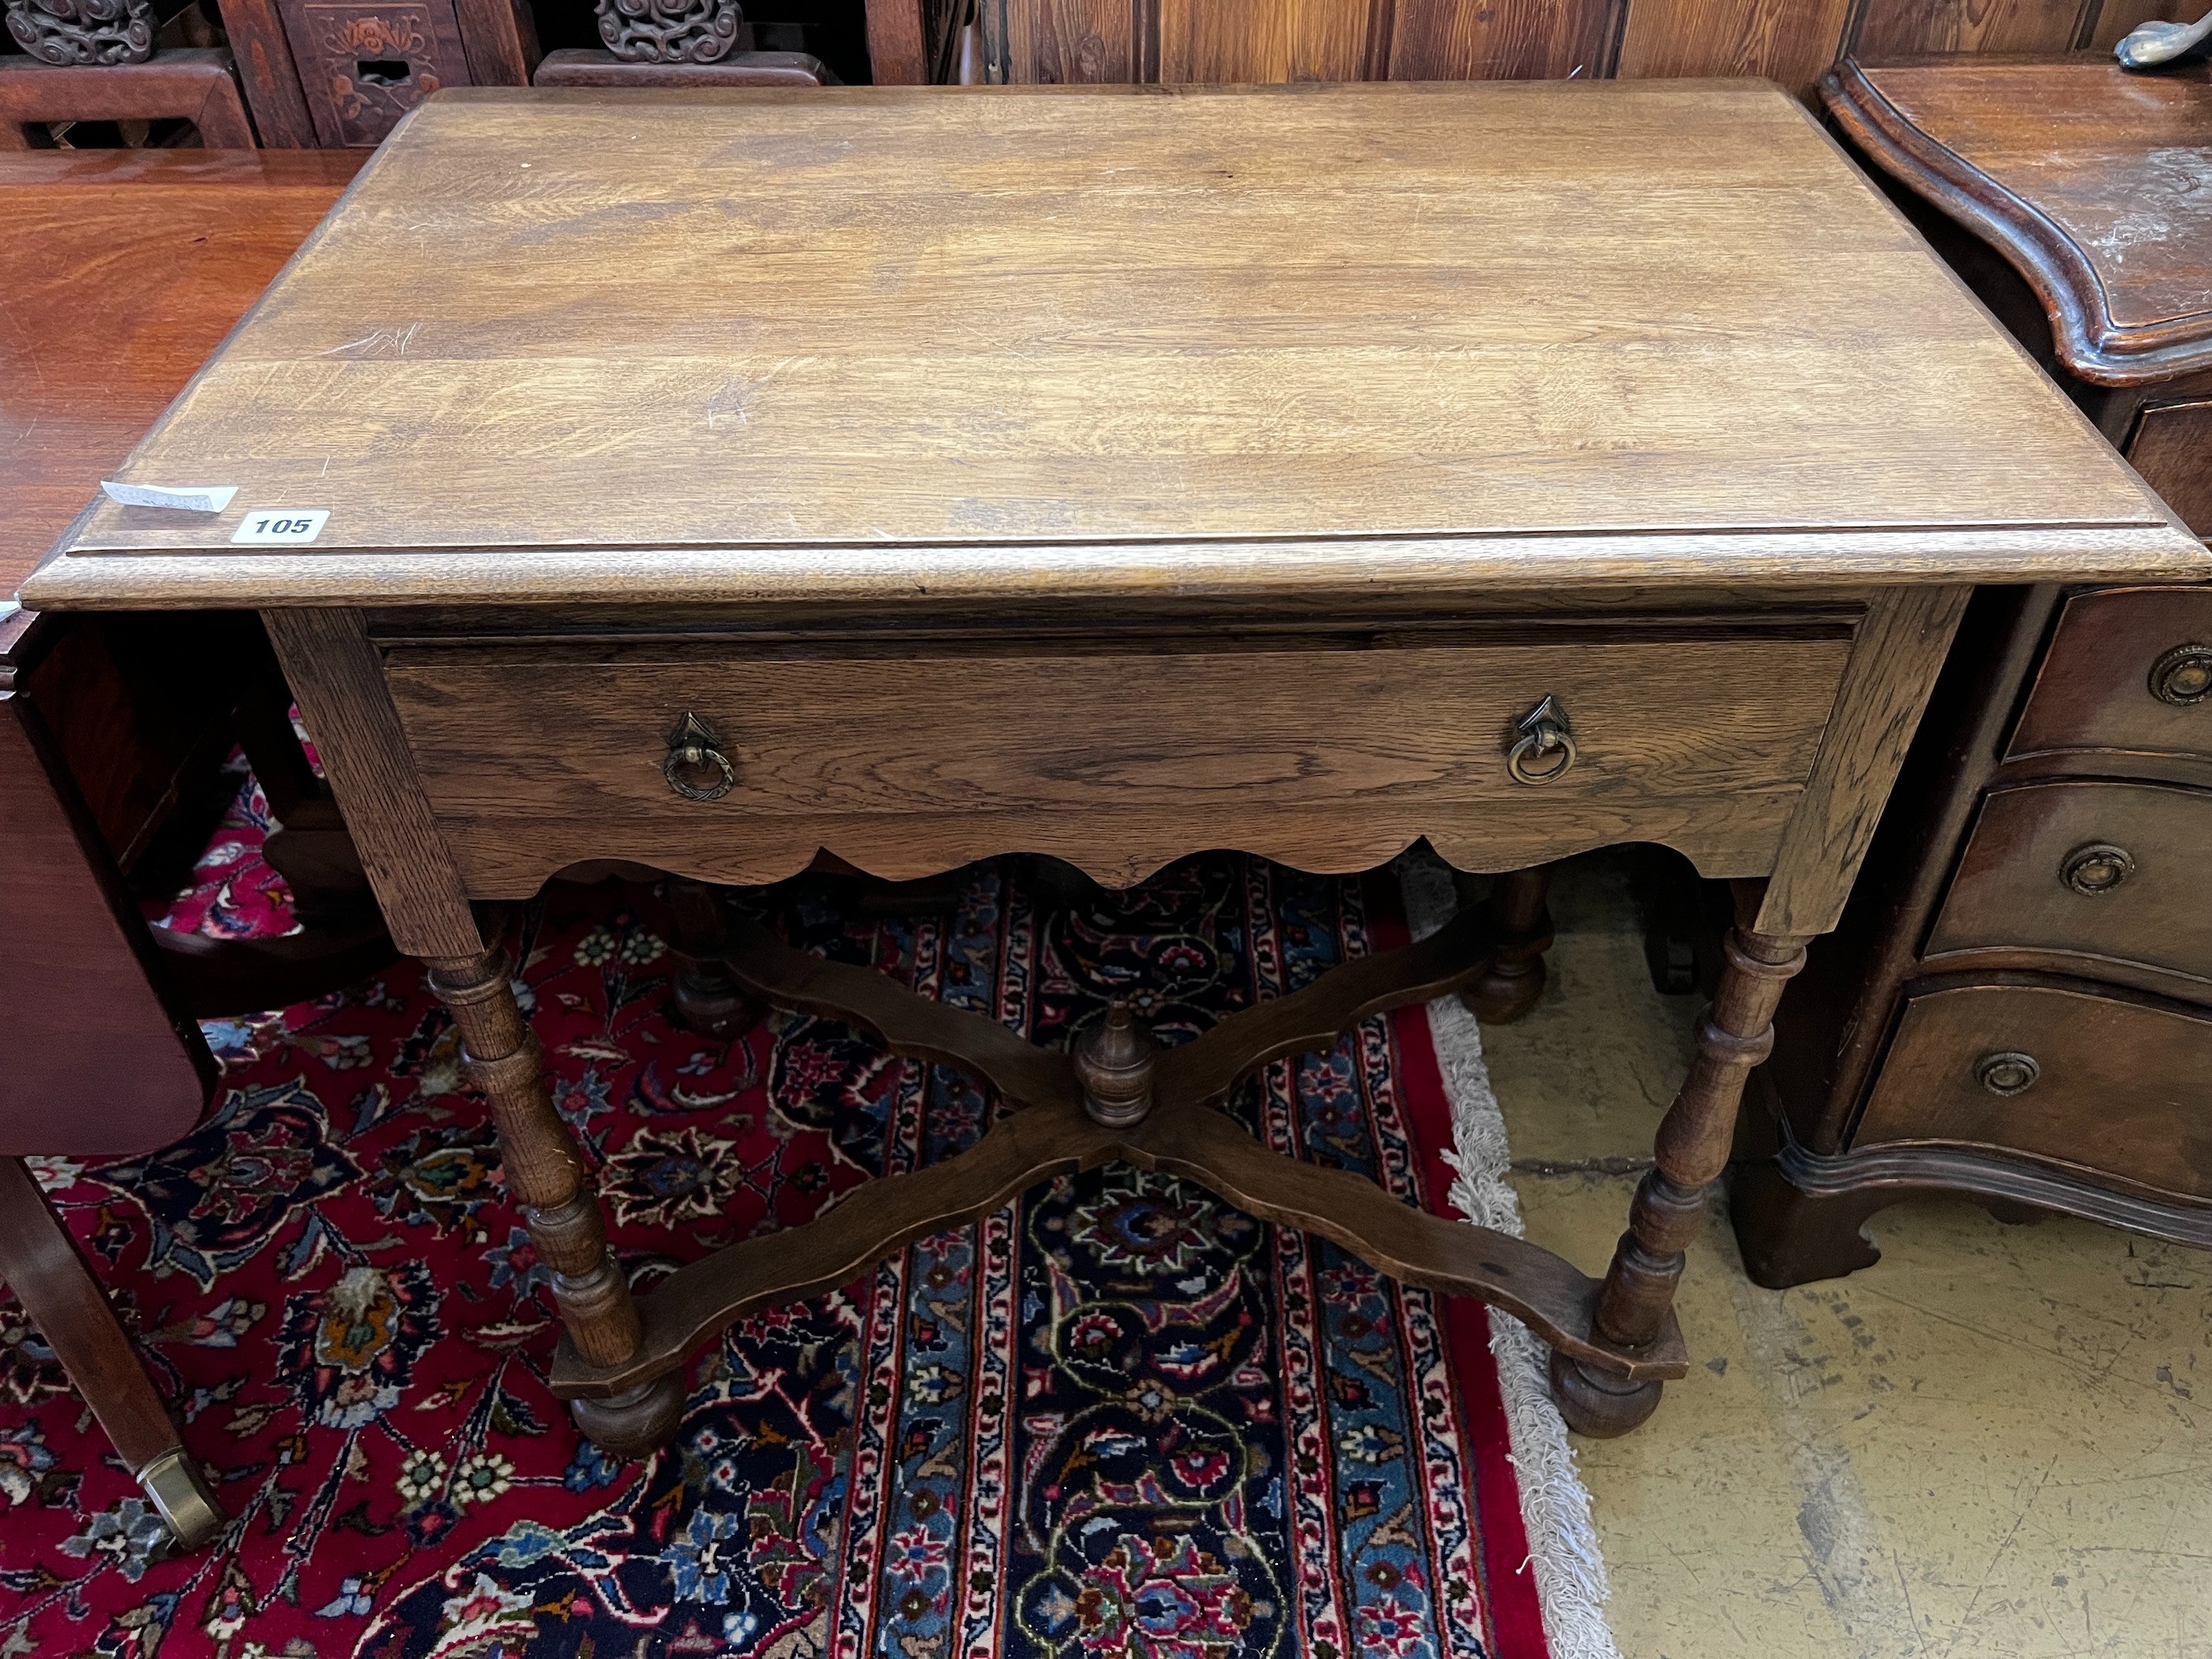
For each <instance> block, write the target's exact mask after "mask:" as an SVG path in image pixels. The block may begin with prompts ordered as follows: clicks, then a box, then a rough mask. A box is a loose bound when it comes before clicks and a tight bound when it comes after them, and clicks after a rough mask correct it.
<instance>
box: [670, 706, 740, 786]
mask: <svg viewBox="0 0 2212 1659" xmlns="http://www.w3.org/2000/svg"><path fill="white" fill-rule="evenodd" d="M721 741H722V740H721V738H718V737H716V736H715V735H714V728H713V727H712V726H708V724H707V722H706V721H704V720H701V719H700V718H699V717H698V716H697V715H696V714H685V715H684V718H683V719H682V720H678V722H677V723H676V729H675V730H674V731H673V732H670V733H669V734H668V758H667V759H666V760H665V761H663V762H661V763H660V775H661V776H662V777H664V778H665V779H667V780H668V787H670V788H671V789H673V790H674V791H675V792H676V793H678V794H679V795H681V796H683V797H684V799H686V800H720V799H721V798H722V797H723V796H725V795H726V794H728V793H730V789H731V787H732V785H733V784H735V783H736V782H737V781H738V771H737V768H735V767H733V766H732V765H731V764H730V761H729V757H728V756H726V755H725V754H723V753H722V751H721V750H720V747H718V745H719V744H720V743H721Z"/></svg>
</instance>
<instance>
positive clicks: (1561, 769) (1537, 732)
mask: <svg viewBox="0 0 2212 1659" xmlns="http://www.w3.org/2000/svg"><path fill="white" fill-rule="evenodd" d="M1513 729H1514V730H1515V731H1516V732H1519V733H1520V734H1521V735H1520V738H1519V740H1518V741H1517V742H1516V743H1515V744H1514V745H1513V747H1512V748H1511V749H1510V750H1507V751H1506V755H1505V769H1506V770H1507V771H1508V772H1510V773H1511V774H1512V775H1513V781H1515V782H1516V783H1556V782H1558V781H1559V780H1560V779H1561V778H1563V777H1565V776H1566V775H1567V769H1568V768H1569V767H1571V766H1572V765H1573V764H1574V763H1575V733H1574V728H1573V727H1572V726H1570V725H1569V724H1568V722H1567V711H1566V709H1565V707H1563V706H1562V705H1561V703H1560V702H1559V699H1558V698H1557V697H1553V696H1547V697H1546V698H1545V699H1544V701H1543V702H1540V703H1538V704H1537V705H1536V706H1535V707H1534V708H1532V709H1530V710H1529V711H1528V713H1527V714H1524V715H1522V717H1521V722H1520V724H1519V725H1517V726H1515V727H1514V728H1513ZM1553 756H1557V757H1558V758H1557V759H1553V758H1552V757H1553ZM1531 761H1534V762H1535V763H1536V764H1534V765H1533V766H1532V765H1530V764H1529V763H1530V762H1531Z"/></svg>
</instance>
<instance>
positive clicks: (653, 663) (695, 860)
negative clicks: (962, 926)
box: [386, 635, 1849, 897]
mask: <svg viewBox="0 0 2212 1659" xmlns="http://www.w3.org/2000/svg"><path fill="white" fill-rule="evenodd" d="M568 649H569V650H574V647H568ZM1848 650H1849V641H1848V640H1846V639H1843V638H1836V637H1813V638H1796V637H1788V636H1782V637H1776V636H1771V635H1767V636H1753V637H1749V638H1741V637H1738V638H1729V639H1714V638H1689V639H1679V638H1678V639H1649V640H1643V641H1631V642H1615V643H1591V644H1543V645H1529V646H1516V645H1495V646H1493V645H1487V644H1478V645H1464V646H1455V645H1443V646H1429V645H1419V646H1410V647H1381V648H1373V649H1358V650H1354V649H1324V648H1312V647H1297V648H1289V647H1286V648H1280V649H1273V648H1269V649H1261V648H1243V647H1235V648H1221V649H1195V648H1193V649H1162V650H1152V651H1132V650H1129V649H1127V648H1126V647H1124V648H1121V649H1114V650H1105V649H1101V650H1099V651H1097V652H1095V653H1092V652H1085V651H1082V650H1077V649H1070V648H1068V647H1056V648H1054V649H1051V650H1042V649H1041V650H1039V651H1038V652H1036V653H1034V654H1030V653H1012V652H1010V651H1008V650H1006V648H1005V647H998V648H997V650H996V653H994V654H959V653H937V654H911V653H908V654H899V655H884V654H873V655H859V654H848V655H843V656H839V657H834V658H830V657H824V656H823V655H821V654H820V653H815V654H813V655H811V656H810V655H800V654H796V653H793V654H781V655H779V654H776V653H774V652H772V651H769V650H765V649H763V648H757V647H755V648H750V649H740V648H738V647H696V648H689V649H686V648H671V647H625V648H623V649H619V650H611V649H608V648H606V647H601V648H599V650H598V652H597V653H593V654H592V657H591V659H584V658H583V657H580V656H575V657H572V656H569V655H565V654H562V652H561V650H559V649H556V648H555V647H525V646H516V647H474V648H469V649H459V648H450V649H449V648H446V647H435V646H413V647H398V648H395V649H393V650H392V652H391V653H389V654H388V656H387V658H386V676H387V678H388V681H389V684H390V685H391V688H392V696H393V701H394V702H395V704H396V705H397V707H398V711H399V714H400V719H401V721H402V723H403V725H404V727H405V729H406V732H407V736H408V739H409V743H410V747H411V748H412V749H413V750H414V751H415V755H416V766H417V768H418V770H419V772H420V775H421V776H422V781H423V785H424V788H425V790H426V792H427V793H428V796H429V799H430V802H431V805H432V807H433V809H434V810H435V812H436V813H437V815H438V817H439V819H440V821H441V824H442V825H443V827H444V829H445V833H446V836H447V841H448V844H449V845H450V846H451V847H452V848H453V853H454V856H455V858H456V860H457V861H458V862H459V866H460V867H461V870H462V872H463V874H464V876H465V878H466V879H467V880H468V881H469V882H470V884H471V890H473V891H475V892H477V893H478V894H479V895H480V896H487V897H490V896H518V895H520V894H526V893H529V892H533V891H535V890H537V888H538V885H539V884H541V883H542V882H543V881H544V878H545V877H546V876H548V875H549V874H550V873H551V872H553V871H555V870H556V869H559V868H561V867H562V866H566V865H568V864H571V863H574V862H577V861H580V860H592V859H625V860H635V861H637V862H641V863H647V864H653V865H656V866H659V867H662V868H666V869H677V870H680V871H682V872H684V873H688V874H693V875H698V876H702V877H707V878H714V879H720V880H725V881H732V882H757V881H769V880H775V879H777V878H781V877H783V876H786V875H788V874H790V873H791V872H793V871H794V870H797V869H799V868H800V867H803V866H805V864H806V863H807V862H808V861H809V860H811V858H812V857H813V855H814V854H815V853H816V851H817V849H819V848H827V849H828V850H829V851H830V852H832V853H835V854H838V855H839V856H840V857H842V858H844V859H846V860H848V861H849V862H851V863H853V864H855V865H858V866H860V867H861V868H862V869H865V870H868V871H870V872H873V873H876V874H878V875H882V876H885V877H890V878H911V877H915V876H920V875H925V874H929V873H932V872H937V871H940V870H945V869H951V868H954V867H957V866H960V865H962V864H964V863H967V862H969V861H970V860H975V859H978V858H983V857H987V856H990V855H992V854H999V853H1008V852H1032V853H1045V854H1053V855H1055V856H1057V857H1060V858H1065V859H1067V860H1071V861H1072V862H1073V863H1076V864H1078V865H1079V866H1082V867H1083V868H1085V869H1086V870H1088V871H1090V872H1091V873H1092V874H1093V875H1095V876H1097V878H1099V879H1101V880H1104V881H1109V882H1115V883H1127V882H1131V881H1135V880H1139V879H1141V878H1143V877H1145V876H1146V875H1147V874H1149V873H1151V872H1152V871H1153V870H1155V869H1157V868H1158V867H1159V866H1161V865H1163V864H1165V863H1168V862H1170V861H1171V860H1175V859H1176V858H1180V857H1182V856H1184V855H1185V854H1190V853H1195V852H1201V851H1205V850H1206V849H1208V848H1223V847H1229V848H1241V849H1243V850H1245V851H1249V852H1253V853H1258V854H1263V855H1265V856H1267V857H1270V858H1274V859H1278V860H1281V861H1283V862H1285V863H1289V864H1292V865H1297V866H1301V867H1305V868H1315V869H1333V870H1351V869H1362V868H1366V867H1369V866H1372V865H1374V864H1376V863H1379V862H1381V861H1383V860H1387V859H1389V858H1390V857H1391V856H1392V855H1394V854H1396V853H1397V852H1399V851H1400V850H1401V849H1402V848H1404V847H1406V846H1407V844H1408V843H1409V842H1412V841H1413V840H1414V839H1416V838H1418V837H1419V836H1430V837H1431V839H1432V840H1434V841H1435V842H1436V844H1437V848H1438V850H1439V851H1441V852H1442V853H1443V854H1444V856H1446V857H1447V858H1450V859H1453V860H1455V862H1465V863H1466V864H1468V865H1469V866H1472V867H1474V868H1486V869H1498V868H1506V867H1514V866H1519V865H1523V864H1528V863H1534V862H1537V861H1540V860H1543V859H1545V858H1549V857H1553V856H1559V855H1563V854H1566V853H1569V852H1574V851H1579V850H1582V849H1583V848H1589V847H1595V846H1600V845H1605V844H1608V843H1611V842H1619V841H1625V840H1639V839H1649V840H1656V841H1664V842H1668V843H1670V844H1672V845H1674V846H1675V847H1677V848H1680V849H1681V850H1682V851H1683V852H1685V853H1686V854H1689V855H1690V856H1691V857H1692V859H1694V860H1698V861H1699V863H1700V865H1701V866H1703V867H1704V868H1705V870H1706V871H1707V872H1708V873H1711V874H1739V875H1741V874H1749V873H1763V872H1765V870H1766V869H1767V868H1768V867H1769V865H1770V861H1771V856H1772V853H1773V849H1774V848H1775V845H1776V843H1777V842H1778V839H1779V836H1780V834H1781V829H1782V826H1783V823H1784V821H1785V820H1786V819H1787V817H1788V816H1789V813H1790V809H1791V807H1792V806H1793V805H1795V804H1796V799H1797V798H1798V795H1799V794H1800V793H1801V792H1802V785H1803V783H1804V781H1805V780H1806V778H1807V776H1808V774H1809V772H1810V771H1811V769H1812V764H1813V759H1814V754H1815V752H1816V750H1817V749H1818V747H1819V744H1820V733H1821V731H1822V729H1823V727H1824V726H1825V725H1826V720H1827V716H1828V713H1829V709H1830V708H1831V706H1832V704H1833V702H1834V700H1835V696H1836V692H1837V689H1838V683H1839V681H1840V679H1841V677H1842V672H1843V668H1844V658H1845V656H1846V654H1847V653H1848ZM1547 696H1549V697H1553V698H1555V699H1557V701H1558V702H1559V705H1561V706H1563V707H1564V708H1565V714H1566V719H1567V721H1568V723H1569V726H1570V728H1571V735H1572V738H1573V741H1574V744H1575V745H1576V753H1575V758H1574V761H1573V763H1572V764H1571V766H1570V767H1569V769H1567V770H1566V772H1565V774H1564V775H1561V776H1559V778H1557V779H1556V780H1554V781H1549V782H1543V783H1534V784H1532V783H1528V782H1522V781H1516V779H1515V777H1514V776H1513V775H1512V772H1511V770H1510V768H1509V765H1508V757H1509V753H1510V750H1511V749H1512V747H1513V745H1514V744H1515V743H1516V741H1517V732H1518V723H1519V722H1521V721H1522V720H1523V719H1524V718H1525V717H1527V716H1528V715H1529V714H1531V713H1532V711H1534V710H1535V709H1536V708H1537V707H1538V705H1539V704H1540V703H1541V702H1542V701H1543V700H1544V699H1545V698H1546V697H1547ZM686 714H690V715H693V716H695V717H696V719H697V720H698V721H699V722H700V723H701V725H702V726H704V727H705V728H706V729H707V731H708V732H710V733H712V734H713V738H714V746H715V747H716V749H717V751H718V753H719V754H720V756H721V757H724V758H726V760H727V762H728V768H729V769H728V772H727V775H726V777H723V776H720V775H718V774H717V773H716V772H715V771H714V767H715V766H717V765H719V762H710V763H708V764H707V769H706V770H704V771H699V770H697V769H689V768H679V769H678V775H679V778H680V779H681V780H682V781H686V782H689V783H690V784H691V785H692V786H693V787H695V788H697V787H702V786H703V787H706V788H707V789H709V790H711V789H712V788H713V787H714V786H716V785H717V784H718V783H726V790H725V791H724V792H723V793H720V796H719V798H718V799H711V800H698V799H684V798H683V797H682V796H680V795H679V794H678V793H677V791H676V790H675V788H674V787H671V781H670V780H669V778H668V776H667V775H666V774H665V766H666V765H667V763H668V759H669V755H670V738H671V732H672V731H673V730H674V728H676V727H677V726H678V724H679V722H681V721H682V720H683V718H684V716H685V715H686ZM1564 753H1565V751H1564V750H1560V749H1555V750H1553V751H1552V752H1551V753H1550V754H1549V755H1548V756H1547V757H1542V758H1541V760H1540V761H1537V762H1535V763H1534V765H1535V766H1536V767H1538V768H1548V767H1549V766H1551V765H1553V764H1556V763H1558V761H1559V759H1560V758H1562V757H1563V756H1564Z"/></svg>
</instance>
